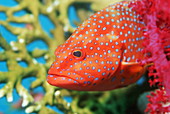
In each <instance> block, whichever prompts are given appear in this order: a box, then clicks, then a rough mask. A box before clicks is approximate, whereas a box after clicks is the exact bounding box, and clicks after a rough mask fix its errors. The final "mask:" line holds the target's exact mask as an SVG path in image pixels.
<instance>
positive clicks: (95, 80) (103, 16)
mask: <svg viewBox="0 0 170 114" xmlns="http://www.w3.org/2000/svg"><path fill="white" fill-rule="evenodd" d="M129 3H130V2H119V3H116V4H114V5H110V6H108V7H106V8H104V9H103V10H101V11H98V12H97V13H95V14H94V15H92V16H91V17H90V18H89V19H88V20H86V21H85V22H84V23H83V24H82V25H81V26H79V27H78V28H77V29H76V30H75V31H74V32H73V34H72V35H71V36H70V37H69V38H68V40H67V41H66V42H65V43H64V44H63V45H61V46H59V47H58V48H57V49H56V51H55V55H56V60H55V61H54V62H53V64H52V65H51V68H50V69H49V71H48V77H47V81H48V83H49V84H51V85H53V86H57V87H61V88H66V89H71V90H78V91H105V90H112V89H115V88H119V87H123V86H127V85H129V84H132V83H134V82H136V81H137V80H138V79H139V78H140V77H141V75H142V74H143V73H144V71H145V68H144V66H141V65H140V63H139V62H138V60H139V59H143V58H144V55H143V54H142V52H141V51H142V49H143V46H142V42H143V40H144V37H143V30H142V28H143V27H144V23H143V22H141V21H140V19H139V18H140V15H139V14H137V12H135V11H133V9H132V8H129V7H128V5H129Z"/></svg>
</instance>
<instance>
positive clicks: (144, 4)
mask: <svg viewBox="0 0 170 114" xmlns="http://www.w3.org/2000/svg"><path fill="white" fill-rule="evenodd" d="M130 7H133V8H134V9H135V10H136V11H137V12H139V13H140V14H141V20H143V21H144V22H145V24H146V27H145V28H144V29H146V32H145V33H144V36H145V39H146V40H145V42H144V46H145V49H144V50H143V51H144V53H145V54H146V55H148V56H147V57H146V58H145V60H143V61H142V63H143V64H144V63H153V64H154V65H152V66H151V67H150V68H149V74H148V75H149V77H151V80H149V82H150V85H151V86H152V85H158V87H159V88H160V89H159V90H157V91H156V92H155V93H153V92H152V93H151V95H150V96H149V97H148V98H149V101H150V103H149V104H148V107H147V109H146V111H147V112H150V113H160V112H161V113H163V112H170V105H168V106H166V107H163V105H164V104H165V103H167V102H169V103H170V0H138V1H137V2H135V3H133V4H131V5H130ZM163 87H164V89H163Z"/></svg>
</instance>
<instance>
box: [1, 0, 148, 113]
mask: <svg viewBox="0 0 170 114" xmlns="http://www.w3.org/2000/svg"><path fill="white" fill-rule="evenodd" d="M118 1H121V0H33V1H31V2H30V0H16V1H14V0H4V1H3V0H1V1H0V97H2V98H0V112H2V113H5V114H12V113H17V114H19V113H21V114H24V113H25V112H26V113H31V114H36V113H38V114H57V113H59V114H64V113H66V114H69V113H70V114H72V113H78V114H93V113H96V114H105V113H110V114H126V113H130V114H137V113H138V114H140V113H142V112H144V109H145V108H146V107H145V106H146V104H147V99H146V97H145V95H146V94H147V93H144V92H145V91H147V90H149V89H150V88H149V86H148V83H147V81H145V82H144V83H140V84H133V85H130V86H128V87H125V88H122V89H117V90H113V91H106V92H77V91H71V90H66V89H61V88H57V87H53V86H51V85H49V84H48V83H47V82H46V76H47V71H48V69H49V67H50V65H51V63H52V62H53V61H54V51H55V49H56V47H57V46H58V45H60V44H62V43H64V41H65V40H66V39H67V38H68V37H69V36H70V35H71V33H72V32H73V31H74V29H75V27H77V26H78V25H79V24H81V23H82V22H83V21H84V20H85V19H87V18H88V17H89V16H90V15H92V14H93V13H94V12H96V11H98V10H100V9H102V8H104V7H106V6H107V5H109V4H111V3H114V2H118ZM143 93H144V95H142V94H143ZM141 95H142V96H141ZM141 99H142V100H141ZM141 101H144V102H141ZM8 102H9V103H8ZM4 111H5V112H4Z"/></svg>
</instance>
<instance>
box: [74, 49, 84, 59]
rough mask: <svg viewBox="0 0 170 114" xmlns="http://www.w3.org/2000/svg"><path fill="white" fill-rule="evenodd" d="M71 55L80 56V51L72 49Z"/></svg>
mask: <svg viewBox="0 0 170 114" xmlns="http://www.w3.org/2000/svg"><path fill="white" fill-rule="evenodd" d="M73 55H74V56H75V57H81V56H82V52H81V51H80V50H76V51H73Z"/></svg>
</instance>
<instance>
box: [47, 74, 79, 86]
mask: <svg viewBox="0 0 170 114" xmlns="http://www.w3.org/2000/svg"><path fill="white" fill-rule="evenodd" d="M49 75H52V76H53V77H65V78H68V79H72V80H73V81H76V82H77V83H78V84H79V85H82V84H81V83H80V82H79V81H78V80H75V79H73V78H71V77H68V76H65V75H59V74H48V76H49Z"/></svg>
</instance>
